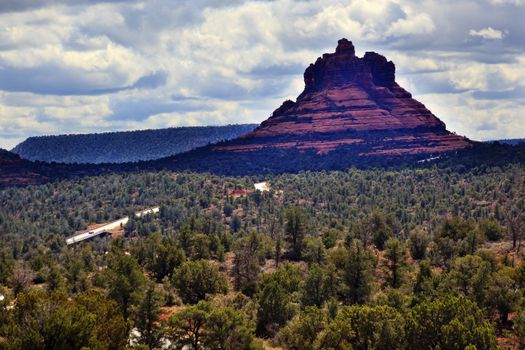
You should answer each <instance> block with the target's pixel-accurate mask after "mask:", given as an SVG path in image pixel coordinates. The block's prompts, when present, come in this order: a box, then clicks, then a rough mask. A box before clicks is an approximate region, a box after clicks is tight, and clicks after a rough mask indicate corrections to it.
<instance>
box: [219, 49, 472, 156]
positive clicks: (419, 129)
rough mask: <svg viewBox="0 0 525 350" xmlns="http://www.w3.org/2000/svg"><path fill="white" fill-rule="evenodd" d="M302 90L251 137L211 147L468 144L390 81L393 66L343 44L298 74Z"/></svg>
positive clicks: (432, 147) (424, 149) (368, 151)
mask: <svg viewBox="0 0 525 350" xmlns="http://www.w3.org/2000/svg"><path fill="white" fill-rule="evenodd" d="M304 81H305V89H304V91H303V92H302V93H301V94H300V95H299V97H298V98H297V101H296V102H293V101H289V100H288V101H285V102H284V103H283V104H282V105H281V106H280V107H279V108H277V109H276V110H275V111H274V112H273V114H272V116H271V117H270V118H269V119H267V120H266V121H264V122H263V123H262V124H261V125H260V126H259V127H258V128H257V129H255V130H254V131H253V132H251V133H249V134H247V135H245V136H244V137H242V138H240V139H236V140H234V141H231V142H227V143H225V144H221V145H220V146H217V147H215V148H214V150H216V151H235V152H250V151H255V150H259V149H262V148H272V147H275V148H280V149H287V148H295V149H297V150H314V151H316V152H317V153H318V154H326V153H328V152H331V151H333V150H335V149H337V148H339V147H349V146H351V145H359V146H365V148H363V147H359V148H360V149H362V151H360V153H359V155H360V156H366V155H379V154H384V155H404V154H407V155H408V154H410V155H413V154H422V153H437V152H443V151H451V150H456V149H460V148H464V147H467V146H469V145H470V141H469V140H468V139H466V138H465V137H462V136H458V135H455V134H453V133H450V132H449V131H447V130H446V128H445V124H444V123H443V122H442V121H441V120H439V119H438V118H437V117H436V116H435V115H433V114H432V112H430V111H429V110H428V109H427V108H426V107H425V106H424V105H423V104H422V103H420V102H418V101H416V100H415V99H413V98H412V95H411V94H410V93H409V92H407V91H406V90H405V89H403V88H402V87H400V86H399V85H398V84H397V83H396V82H395V65H394V63H393V62H392V61H387V59H386V58H385V57H383V56H381V55H379V54H377V53H375V52H367V53H366V54H365V55H364V57H362V58H360V57H357V56H356V55H355V50H354V46H353V44H352V42H350V41H348V40H346V39H341V40H339V43H338V46H337V48H336V51H335V53H330V54H324V55H323V57H319V58H318V59H317V61H316V62H315V64H310V66H309V67H308V68H307V69H306V71H305V73H304Z"/></svg>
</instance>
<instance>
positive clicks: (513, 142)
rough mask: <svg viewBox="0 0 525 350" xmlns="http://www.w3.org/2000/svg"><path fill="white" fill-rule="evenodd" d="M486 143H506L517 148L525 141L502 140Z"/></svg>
mask: <svg viewBox="0 0 525 350" xmlns="http://www.w3.org/2000/svg"><path fill="white" fill-rule="evenodd" d="M486 142H489V143H490V142H499V143H504V144H506V145H513V146H516V145H519V144H520V143H525V139H502V140H490V141H486Z"/></svg>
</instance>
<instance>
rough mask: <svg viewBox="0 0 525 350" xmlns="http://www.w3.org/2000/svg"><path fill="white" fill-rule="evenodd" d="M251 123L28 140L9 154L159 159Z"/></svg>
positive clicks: (67, 159) (68, 159)
mask: <svg viewBox="0 0 525 350" xmlns="http://www.w3.org/2000/svg"><path fill="white" fill-rule="evenodd" d="M255 127H256V125H255V124H241V125H225V126H199V127H178V128H167V129H156V130H136V131H120V132H107V133H99V134H78V135H56V136H38V137H30V138H28V139H27V140H25V141H24V142H22V143H20V144H18V145H17V146H16V147H15V148H14V149H13V150H12V151H13V152H14V153H16V154H18V155H20V156H21V157H22V158H25V159H29V160H40V161H44V162H59V163H95V164H98V163H125V162H136V161H140V160H151V159H159V158H164V157H168V156H172V155H175V154H178V153H182V152H186V151H189V150H192V149H194V148H197V147H202V146H206V145H208V144H210V143H215V142H219V141H224V140H230V139H233V138H236V137H238V136H240V135H243V134H245V133H247V132H249V131H251V130H253V129H254V128H255Z"/></svg>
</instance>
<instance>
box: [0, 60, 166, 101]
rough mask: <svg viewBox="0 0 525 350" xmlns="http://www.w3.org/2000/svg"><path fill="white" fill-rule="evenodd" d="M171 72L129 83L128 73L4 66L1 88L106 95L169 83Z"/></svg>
mask: <svg viewBox="0 0 525 350" xmlns="http://www.w3.org/2000/svg"><path fill="white" fill-rule="evenodd" d="M167 74H168V73H167V72H164V71H159V72H155V73H152V74H150V75H145V76H143V77H140V78H139V79H138V80H137V81H136V82H134V83H133V84H130V85H125V81H126V80H127V74H124V73H121V72H117V71H112V72H111V74H107V73H98V74H97V73H86V72H84V71H82V70H79V69H75V68H71V67H64V66H59V65H56V64H44V65H41V66H37V67H30V68H18V67H7V68H0V90H4V91H11V92H31V93H34V94H42V95H60V96H65V95H102V94H112V93H117V92H120V91H124V90H130V89H154V88H157V87H159V86H162V85H164V84H166V79H167Z"/></svg>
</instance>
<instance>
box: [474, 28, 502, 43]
mask: <svg viewBox="0 0 525 350" xmlns="http://www.w3.org/2000/svg"><path fill="white" fill-rule="evenodd" d="M468 33H469V35H470V36H474V37H480V38H483V39H487V40H501V39H503V38H504V37H505V35H506V34H507V33H506V32H505V31H502V30H497V29H494V28H492V27H487V28H483V29H480V30H474V29H471V30H469V32H468Z"/></svg>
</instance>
